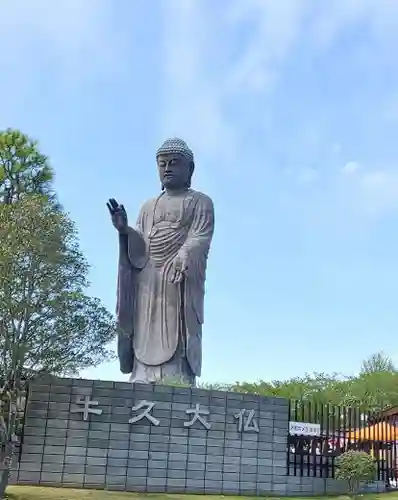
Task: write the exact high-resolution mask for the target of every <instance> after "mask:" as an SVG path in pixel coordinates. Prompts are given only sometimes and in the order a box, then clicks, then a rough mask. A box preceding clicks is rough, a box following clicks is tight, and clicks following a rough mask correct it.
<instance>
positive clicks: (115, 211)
mask: <svg viewBox="0 0 398 500" xmlns="http://www.w3.org/2000/svg"><path fill="white" fill-rule="evenodd" d="M106 206H107V207H108V210H109V213H110V214H111V219H112V224H113V225H114V226H115V228H116V229H117V230H118V231H119V233H125V232H126V231H127V229H128V219H127V213H126V210H125V208H124V206H123V205H119V203H118V202H117V201H116V200H115V199H114V198H110V199H109V201H108V203H107V204H106Z"/></svg>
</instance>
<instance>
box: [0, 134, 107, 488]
mask: <svg viewBox="0 0 398 500" xmlns="http://www.w3.org/2000/svg"><path fill="white" fill-rule="evenodd" d="M52 176H53V173H52V170H51V167H50V166H49V163H48V159H47V157H45V156H44V155H42V154H41V153H40V152H39V151H38V148H37V144H36V143H35V142H34V141H32V140H31V139H29V138H28V137H27V136H26V135H24V134H22V133H21V132H19V131H13V130H7V131H5V132H0V285H1V286H0V445H1V447H0V498H2V496H3V494H4V491H5V487H6V485H7V480H8V475H9V471H10V467H11V459H12V454H13V450H14V448H15V446H14V445H15V437H16V436H15V433H16V430H17V428H18V421H19V418H20V415H21V413H20V409H21V408H20V406H21V401H23V394H24V390H25V388H26V382H27V381H29V380H30V379H31V378H33V377H36V376H38V375H40V374H52V375H71V374H76V373H78V371H79V370H80V369H82V368H86V367H88V366H95V365H97V364H99V363H101V362H103V361H106V360H108V359H110V358H111V357H113V353H112V352H111V351H110V350H109V348H108V347H107V346H108V344H109V342H110V341H111V340H112V339H113V338H114V336H115V333H116V328H115V322H114V319H113V317H112V315H111V314H110V313H109V312H108V311H107V310H106V309H105V308H104V307H103V306H102V304H101V302H100V301H99V299H97V298H93V297H91V296H89V295H88V294H87V287H88V285H89V283H88V279H87V276H88V271H89V266H88V263H87V261H86V259H85V258H84V256H83V255H82V253H81V251H80V249H79V244H78V239H77V232H76V228H75V225H74V223H73V222H72V221H71V220H70V218H69V217H68V216H67V214H65V213H64V212H63V210H62V208H61V207H60V205H59V204H58V202H57V199H56V194H55V193H54V191H53V190H52V183H51V181H52Z"/></svg>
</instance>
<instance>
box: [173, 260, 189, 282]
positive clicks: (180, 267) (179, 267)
mask: <svg viewBox="0 0 398 500" xmlns="http://www.w3.org/2000/svg"><path fill="white" fill-rule="evenodd" d="M187 270H188V264H187V261H186V259H184V258H182V257H180V256H179V255H177V257H176V258H175V259H174V261H173V264H172V267H171V275H170V281H171V283H176V284H178V283H181V282H182V280H183V279H184V277H185V275H186V272H187Z"/></svg>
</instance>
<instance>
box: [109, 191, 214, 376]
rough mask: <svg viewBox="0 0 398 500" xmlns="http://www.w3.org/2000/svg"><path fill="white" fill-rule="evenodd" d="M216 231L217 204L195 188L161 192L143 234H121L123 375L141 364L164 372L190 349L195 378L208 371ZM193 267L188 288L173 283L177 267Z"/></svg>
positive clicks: (145, 213)
mask: <svg viewBox="0 0 398 500" xmlns="http://www.w3.org/2000/svg"><path fill="white" fill-rule="evenodd" d="M213 232H214V208H213V202H212V200H211V199H210V198H209V197H208V196H206V195H205V194H202V193H200V192H198V191H194V190H192V189H188V190H187V191H185V192H183V193H179V194H174V195H171V194H167V193H165V192H164V193H162V194H161V195H160V196H159V197H157V198H155V199H152V200H149V201H148V202H146V203H145V204H144V206H143V207H142V209H141V211H140V214H139V216H138V220H137V225H136V229H131V228H129V230H128V232H127V234H126V235H119V269H118V296H117V311H116V312H117V321H118V329H119V338H118V354H119V360H120V369H121V371H122V372H123V373H131V372H132V371H133V368H134V360H135V359H136V360H138V361H139V362H140V363H143V364H144V365H148V366H161V365H163V364H165V363H167V362H168V361H169V360H170V359H171V358H172V357H173V355H174V354H175V352H176V350H177V347H178V346H181V345H182V346H183V351H184V352H183V355H184V356H185V357H186V359H187V361H188V364H189V366H190V368H191V370H192V373H193V374H194V375H195V376H200V374H201V367H202V324H203V322H204V315H203V305H204V294H205V279H206V265H207V257H208V253H209V249H210V244H211V240H212V237H213ZM177 256H178V257H180V258H181V259H182V260H183V261H184V262H186V263H187V265H188V269H187V271H186V273H185V277H184V282H183V285H181V284H176V283H172V282H171V281H170V278H171V277H172V274H173V262H174V259H175V258H176V257H177Z"/></svg>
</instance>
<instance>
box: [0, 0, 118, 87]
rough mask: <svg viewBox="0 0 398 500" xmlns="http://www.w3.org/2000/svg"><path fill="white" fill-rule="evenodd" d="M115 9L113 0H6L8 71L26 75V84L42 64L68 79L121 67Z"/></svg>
mask: <svg viewBox="0 0 398 500" xmlns="http://www.w3.org/2000/svg"><path fill="white" fill-rule="evenodd" d="M112 8H113V7H112V2H111V1H110V0H84V1H80V0H57V1H52V0H34V1H29V0H12V1H10V0H8V1H7V0H0V43H1V45H2V46H3V47H6V48H7V50H3V51H2V65H3V71H4V66H5V67H7V66H8V67H9V68H10V69H13V70H14V71H13V74H16V75H18V74H23V78H22V80H23V81H24V82H25V84H26V82H27V81H29V73H30V72H34V73H35V76H37V75H38V74H39V73H40V70H41V69H42V68H41V67H40V65H43V66H44V67H45V69H53V70H54V69H55V71H56V72H57V73H58V74H59V76H60V80H62V79H66V80H67V81H68V82H72V81H81V79H82V78H84V77H87V76H89V75H90V73H91V74H92V73H94V77H98V75H99V74H106V73H108V72H110V71H112V72H114V71H115V70H116V68H121V64H120V63H121V58H120V54H121V53H122V46H121V43H119V42H120V40H119V37H118V35H117V32H116V31H115V30H114V27H113V26H112ZM28 85H29V84H28Z"/></svg>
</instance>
